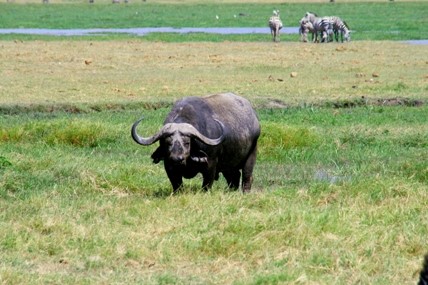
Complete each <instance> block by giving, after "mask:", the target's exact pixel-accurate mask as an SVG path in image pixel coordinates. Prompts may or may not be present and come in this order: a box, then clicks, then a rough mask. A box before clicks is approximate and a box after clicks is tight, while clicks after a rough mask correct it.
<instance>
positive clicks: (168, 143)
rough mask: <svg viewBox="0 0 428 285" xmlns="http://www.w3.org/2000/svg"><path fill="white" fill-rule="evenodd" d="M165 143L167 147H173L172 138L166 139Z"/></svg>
mask: <svg viewBox="0 0 428 285" xmlns="http://www.w3.org/2000/svg"><path fill="white" fill-rule="evenodd" d="M165 143H166V144H167V145H172V138H171V137H167V138H166V139H165Z"/></svg>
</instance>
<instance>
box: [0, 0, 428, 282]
mask: <svg viewBox="0 0 428 285" xmlns="http://www.w3.org/2000/svg"><path fill="white" fill-rule="evenodd" d="M17 2H18V1H17ZM152 2H154V1H152ZM160 2H163V1H157V2H156V3H157V4H159V3H160ZM233 2H235V4H233V5H238V4H239V5H243V4H242V3H240V2H242V1H233ZM290 2H291V1H290ZM337 2H339V1H337ZM347 2H351V1H347ZM395 2H396V3H387V4H386V5H389V7H392V6H393V5H396V4H400V5H401V3H399V1H395ZM400 2H401V1H400ZM97 3H98V2H97ZM421 3H422V2H418V3H417V4H415V3H408V4H409V6H400V7H401V9H405V8H403V7H411V6H412V5H416V6H417V7H419V8H418V9H420V10H423V9H422V8H421V7H422V6H418V5H420V4H421ZM146 4H150V3H146ZM208 4H209V3H208ZM208 4H207V5H208ZM289 4H290V5H291V4H293V3H289V2H286V3H283V2H281V4H280V5H289ZM337 4H339V3H337ZM354 4H355V3H354ZM377 4H379V5H380V6H381V7H384V6H382V5H384V4H383V3H382V5H381V3H377ZM377 4H376V5H377ZM390 4H391V5H390ZM422 4H424V5H425V6H426V4H425V3H422ZM74 5H76V7H78V5H79V4H73V5H48V6H42V5H33V6H31V5H30V6H26V5H16V4H12V3H8V4H1V5H0V10H1V11H6V10H3V7H7V9H10V7H14V8H16V7H18V6H22V7H24V8H25V9H30V8H31V9H33V8H34V7H36V6H37V7H36V8H34V9H36V10H37V9H39V7H43V8H47V9H51V6H57V7H56V8H55V9H58V7H68V6H74ZM82 5H83V4H82ZM165 5H166V4H165ZM201 5H202V4H201ZM254 5H255V4H254ZM296 5H297V4H296ZM301 5H304V4H301ZM305 5H306V4H305ZM319 5H320V6H319V7H328V5H324V4H319ZM335 5H336V4H335ZM343 5H345V4H343ZM355 5H357V6H358V5H363V4H355ZM367 5H375V4H373V3H368V4H367ZM403 5H404V4H403ZM95 6H97V7H95V8H94V9H98V8H99V7H98V6H100V7H102V9H105V8H104V7H103V6H106V7H107V5H102V4H101V3H100V4H96V5H95ZM140 6H141V7H143V6H144V5H142V4H141V5H137V4H132V5H129V6H125V5H120V6H119V5H117V6H111V7H110V6H109V8H108V9H112V7H113V9H119V10H120V9H134V8H135V7H140ZM160 6H162V5H160ZM178 6H179V5H176V6H175V7H178ZM256 6H257V5H255V6H254V7H256ZM337 6H339V5H337ZM22 7H18V8H16V9H17V10H16V11H18V12H17V13H23V11H24V10H25V9H23V10H21V8H22ZM76 7H74V8H70V10H68V9H69V8H64V11H67V12H64V15H71V14H72V12H71V11H76V10H73V9H75V8H76ZM82 7H83V6H82ZM117 7H120V8H117ZM127 7H129V8H127ZM144 7H146V6H144ZM150 7H152V9H158V8H156V7H157V6H156V5H155V3H154V4H153V6H150ZM162 7H168V8H166V9H170V8H169V7H170V6H169V5H166V6H162ZM189 7H191V6H190V5H189ZM237 7H242V6H237ZM245 7H246V6H245ZM248 7H249V8H248V9H255V10H254V11H256V8H254V7H253V6H251V5H249V6H248ZM265 7H267V8H268V9H267V10H268V13H270V12H271V5H270V4H266V6H265ZM342 7H344V6H342ZM366 7H367V6H366ZM412 7H413V6H412ZM106 9H107V8H106ZM198 9H200V8H198ZM280 9H282V8H280ZM302 9H303V8H302ZM326 9H327V8H326ZM359 9H362V8H361V7H360V8H359ZM412 9H413V8H412ZM285 10H286V9H282V11H285ZM319 10H322V9H319ZM8 11H9V12H8V13H10V10H8ZM37 11H39V12H35V14H31V13H30V14H31V15H30V14H28V18H27V19H31V18H32V17H34V15H39V16H36V17H34V18H35V19H37V17H40V15H41V14H37V13H40V11H41V10H37ZM96 11H101V10H96ZM252 11H253V10H252ZM326 11H328V10H326ZM344 11H345V10H344ZM402 11H404V10H402ZM406 11H408V12H409V11H413V10H406ZM8 13H6V14H7V15H6V16H5V17H3V15H2V18H1V19H0V21H3V24H2V25H3V27H4V25H6V24H4V23H8V22H9V20H5V18H6V19H7V18H8V17H11V15H10V14H8ZM252 13H253V12H252ZM264 14H265V13H264V12H263V17H265V16H264ZM300 14H302V13H301V12H300V11H299V12H296V16H297V15H300ZM379 14H381V13H379ZM21 15H23V14H21ZM76 15H78V14H76ZM119 15H121V16H118V18H121V17H123V14H119ZM260 15H261V14H260ZM97 17H98V16H97V15H94V16H93V18H91V19H92V20H88V22H87V23H90V22H91V21H93V19H97ZM382 17H386V16H382V15H381V16H380V18H382ZM411 17H412V16H411V13H407V12H406V13H403V18H402V21H401V22H402V23H406V22H411V21H412V20H411ZM424 19H425V18H422V21H425V20H424ZM20 21H21V22H20V23H21V24H19V25H24V24H22V23H23V22H25V17H24V18H21V19H20ZM251 21H252V20H251ZM29 22H31V23H33V20H31V21H29ZM47 22H48V23H49V25H48V26H49V27H52V26H51V25H52V23H55V21H53V20H52V19H51V20H48V21H47ZM65 22H66V21H64V23H65ZM118 22H120V21H118ZM131 22H132V21H131ZM9 23H11V22H9ZM80 23H81V24H82V27H85V25H86V24H85V21H80ZM109 23H110V22H109ZM248 23H250V22H248ZM254 23H255V22H254ZM32 25H33V24H31V25H30V24H29V25H28V26H32ZM183 25H187V24H186V23H183ZM24 26H26V25H24ZM207 26H209V25H208V24H207ZM64 27H70V26H69V24H64ZM412 29H413V28H412ZM394 30H395V27H393V26H391V27H390V29H389V30H388V31H394ZM422 33H426V31H423V32H422ZM372 35H373V33H372ZM266 36H267V39H266V38H263V39H262V40H261V39H260V38H253V39H251V38H248V37H247V38H229V39H228V40H227V38H226V37H225V38H222V37H220V38H217V39H216V38H214V36H206V35H197V36H195V37H196V38H194V39H192V37H193V35H188V36H186V37H184V38H181V39H178V36H176V35H152V36H148V37H144V39H143V40H142V39H140V38H133V37H124V36H116V35H109V36H105V37H89V38H72V39H70V38H64V37H61V38H55V37H49V38H43V40H42V39H41V38H40V37H36V38H37V39H36V40H35V38H32V37H28V36H25V37H18V36H15V35H12V36H1V39H3V40H0V256H1V258H0V283H1V284H415V283H416V281H417V279H418V272H419V270H420V268H421V265H422V258H423V255H424V254H425V253H426V252H428V248H427V238H426V237H427V236H428V219H427V215H426V209H427V207H428V199H427V193H428V192H427V191H428V124H427V122H428V95H427V94H428V72H427V66H428V61H427V58H428V49H427V48H426V46H422V45H411V44H406V43H402V42H394V41H378V40H376V41H374V40H372V41H367V40H362V39H361V40H357V41H352V42H350V43H346V44H326V45H317V44H309V43H306V44H305V43H299V42H298V41H297V38H291V37H290V38H285V41H284V42H281V43H278V44H274V43H272V42H270V35H266ZM425 38H426V37H425ZM291 41H294V42H291ZM228 91H232V92H236V93H238V94H240V95H242V96H244V97H246V98H248V99H249V100H250V101H251V102H252V103H253V105H254V106H255V108H256V110H257V113H258V115H259V118H260V122H261V125H262V136H261V138H260V140H259V155H258V160H257V164H256V168H255V173H254V179H255V180H254V184H253V191H252V193H251V194H249V195H243V194H242V193H241V192H239V191H237V192H232V191H229V190H228V189H227V188H226V183H225V181H224V179H223V177H220V179H219V181H217V182H215V184H214V187H213V189H212V190H211V191H209V192H204V191H202V190H201V189H200V185H201V182H202V181H201V179H200V177H197V178H195V179H192V180H186V181H185V187H184V189H183V191H182V192H180V193H178V194H177V195H171V192H172V190H171V186H170V183H169V181H168V179H167V177H166V174H165V172H164V170H163V166H162V165H154V164H152V163H151V159H150V155H151V153H152V152H153V151H154V149H155V147H156V146H150V147H142V146H138V145H137V144H135V143H134V142H133V141H132V139H131V137H130V127H131V125H132V123H133V122H134V121H135V120H136V119H138V118H139V117H140V116H141V115H142V114H144V116H145V120H144V121H143V122H142V126H141V128H140V129H141V130H142V131H141V132H142V133H143V134H147V135H150V134H153V133H154V132H156V131H157V130H158V129H159V128H160V127H161V124H162V121H163V119H164V118H165V116H166V114H167V113H168V111H169V108H170V107H171V105H172V103H173V102H174V101H175V100H177V99H178V98H181V97H183V96H188V95H198V96H199V95H206V94H212V93H218V92H228Z"/></svg>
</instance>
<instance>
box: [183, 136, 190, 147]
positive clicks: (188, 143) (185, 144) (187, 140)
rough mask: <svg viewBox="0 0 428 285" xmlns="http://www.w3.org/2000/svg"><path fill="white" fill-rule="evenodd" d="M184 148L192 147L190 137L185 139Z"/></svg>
mask: <svg viewBox="0 0 428 285" xmlns="http://www.w3.org/2000/svg"><path fill="white" fill-rule="evenodd" d="M183 146H185V147H189V146H190V138H189V137H183Z"/></svg>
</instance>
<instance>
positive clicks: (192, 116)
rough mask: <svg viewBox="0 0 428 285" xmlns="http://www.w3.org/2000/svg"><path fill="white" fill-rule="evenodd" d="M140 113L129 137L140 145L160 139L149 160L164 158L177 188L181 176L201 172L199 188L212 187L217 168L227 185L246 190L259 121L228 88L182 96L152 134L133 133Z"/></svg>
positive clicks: (249, 107)
mask: <svg viewBox="0 0 428 285" xmlns="http://www.w3.org/2000/svg"><path fill="white" fill-rule="evenodd" d="M141 120H142V118H141V119H140V120H138V121H136V122H135V123H134V124H133V125H132V129H131V134H132V138H133V139H134V140H135V142H137V143H138V144H141V145H151V144H153V143H155V142H156V141H159V147H158V148H157V149H156V150H155V152H154V153H153V154H152V156H151V157H152V159H153V162H154V163H158V162H159V161H161V160H163V161H164V167H165V171H166V173H167V175H168V178H169V180H170V181H171V184H172V188H173V190H174V192H176V191H177V190H178V189H179V188H180V187H181V186H182V184H183V177H184V178H193V177H195V176H196V174H198V173H201V174H202V177H203V182H202V187H203V188H204V189H205V190H206V189H209V188H211V186H212V184H213V182H214V180H218V177H219V173H220V172H221V173H222V174H223V176H224V177H225V178H226V181H227V183H228V185H229V187H230V188H234V189H237V188H238V187H239V184H240V177H241V170H242V190H243V192H248V191H250V189H251V184H252V180H253V177H252V173H253V168H254V164H255V162H256V154H257V139H258V138H259V136H260V124H259V121H258V119H257V115H256V113H255V111H254V109H253V108H252V106H251V104H250V102H248V101H247V100H246V99H244V98H242V97H240V96H237V95H235V94H233V93H225V94H216V95H210V96H206V97H185V98H183V99H181V100H179V101H177V102H176V103H175V104H174V106H173V107H172V110H171V112H170V113H169V114H168V116H167V117H166V119H165V121H164V125H163V127H162V129H161V130H160V131H159V132H158V133H156V134H155V135H153V136H151V137H148V138H143V137H141V136H139V135H138V134H137V126H138V124H139V123H140V122H141Z"/></svg>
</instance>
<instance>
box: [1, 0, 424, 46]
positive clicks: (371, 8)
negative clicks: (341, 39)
mask: <svg viewBox="0 0 428 285" xmlns="http://www.w3.org/2000/svg"><path fill="white" fill-rule="evenodd" d="M326 2H327V1H326ZM427 7H428V5H427V4H426V3H425V2H422V1H421V2H405V3H400V2H398V1H397V3H395V2H387V1H385V2H376V3H371V2H357V3H336V4H330V3H301V4H300V3H282V4H278V3H276V4H272V3H271V4H255V3H244V4H242V3H235V4H231V3H226V4H225V3H219V4H214V3H206V4H202V3H199V4H159V3H150V2H148V3H132V4H128V5H110V4H95V5H89V4H82V3H74V4H52V5H41V4H12V3H1V4H0V9H1V11H2V17H1V18H0V27H1V28H21V27H22V28H57V29H58V28H62V29H70V28H129V27H265V26H266V25H267V19H268V17H269V16H270V14H271V12H272V9H273V8H278V9H280V11H281V12H282V14H281V15H282V18H283V21H284V25H285V26H288V27H297V26H298V22H299V20H300V19H301V18H302V17H303V16H304V14H305V12H306V11H313V12H316V13H318V14H319V15H323V16H324V15H338V16H341V17H342V18H343V19H345V20H346V21H347V22H348V24H349V25H350V27H351V29H352V30H353V31H354V34H353V39H355V40H407V39H427V38H428V32H427V31H426V29H424V28H423V27H425V26H426V24H427V21H426V17H425V11H426V8H427ZM240 13H242V14H244V16H239V14H240ZM216 15H219V17H220V18H219V20H217V19H216V18H215V16H216ZM234 15H236V17H234ZM112 36H113V38H114V35H112ZM1 37H2V38H3V39H7V38H10V36H7V35H6V36H5V35H2V36H1ZM17 37H18V38H22V37H23V36H17ZM31 37H32V36H29V38H28V39H31ZM131 37H132V36H131ZM182 37H183V36H180V35H175V34H174V35H172V34H170V35H168V36H165V35H162V36H159V35H157V36H152V39H153V40H166V41H180V38H182ZM186 37H187V36H186ZM188 37H189V38H190V39H191V40H199V41H203V40H213V39H214V40H215V38H221V39H222V40H241V39H245V40H246V41H252V40H256V41H257V40H260V37H254V36H253V35H247V36H239V37H230V36H218V35H190V36H188ZM15 38H16V37H15ZM288 39H290V38H288Z"/></svg>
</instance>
